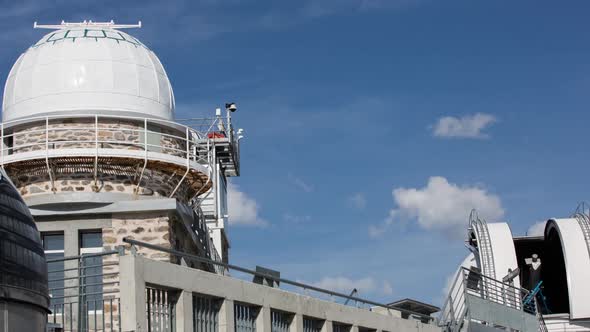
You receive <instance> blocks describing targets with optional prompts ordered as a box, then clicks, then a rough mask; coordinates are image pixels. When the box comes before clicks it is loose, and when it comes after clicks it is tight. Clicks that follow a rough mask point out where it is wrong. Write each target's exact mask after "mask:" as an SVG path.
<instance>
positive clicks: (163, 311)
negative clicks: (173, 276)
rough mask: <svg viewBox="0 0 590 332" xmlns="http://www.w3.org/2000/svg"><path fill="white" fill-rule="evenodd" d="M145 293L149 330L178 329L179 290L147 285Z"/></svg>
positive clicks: (163, 331)
mask: <svg viewBox="0 0 590 332" xmlns="http://www.w3.org/2000/svg"><path fill="white" fill-rule="evenodd" d="M145 293H146V311H147V327H148V332H174V331H176V322H175V319H176V318H175V311H176V301H177V299H178V294H177V292H175V291H171V290H168V289H162V288H157V287H146V288H145Z"/></svg>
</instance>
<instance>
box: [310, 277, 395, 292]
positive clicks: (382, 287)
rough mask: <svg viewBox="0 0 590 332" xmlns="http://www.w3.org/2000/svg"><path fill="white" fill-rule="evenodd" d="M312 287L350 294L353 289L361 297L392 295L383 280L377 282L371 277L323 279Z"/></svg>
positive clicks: (390, 289)
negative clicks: (378, 294) (376, 294)
mask: <svg viewBox="0 0 590 332" xmlns="http://www.w3.org/2000/svg"><path fill="white" fill-rule="evenodd" d="M311 284H312V285H314V286H316V287H320V288H324V289H328V290H332V291H335V292H340V293H345V294H348V293H350V292H351V291H352V290H353V289H355V288H356V289H357V291H358V295H359V296H360V297H363V294H365V295H366V294H371V293H381V294H384V295H392V294H393V287H391V284H390V283H389V282H388V281H386V280H384V281H381V282H380V281H378V280H375V279H374V278H372V277H365V278H360V279H351V278H347V277H342V276H340V277H324V278H322V279H321V280H320V281H317V282H314V283H311Z"/></svg>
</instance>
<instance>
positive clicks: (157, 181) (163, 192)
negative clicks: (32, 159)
mask: <svg viewBox="0 0 590 332" xmlns="http://www.w3.org/2000/svg"><path fill="white" fill-rule="evenodd" d="M9 173H10V172H9ZM181 176H182V174H180V175H179V174H169V173H165V172H163V171H158V170H154V169H146V170H145V173H144V176H143V178H142V181H141V184H140V185H139V188H138V192H137V194H138V195H141V196H153V197H169V196H170V194H171V193H172V191H173V190H174V188H175V187H176V185H177V184H178V181H180V178H181ZM11 178H12V179H15V180H14V182H15V185H16V187H17V188H18V189H19V191H20V194H21V195H22V196H23V198H27V197H31V196H34V195H41V194H47V193H67V192H87V193H90V192H107V193H108V192H115V193H124V194H130V195H133V194H134V191H135V188H136V187H137V181H138V179H137V178H136V176H135V175H125V174H122V175H114V174H99V176H98V183H97V186H95V185H94V178H93V174H92V173H91V172H83V173H82V172H79V173H74V174H65V175H60V176H59V177H57V178H56V179H55V180H54V181H53V190H52V182H51V181H50V180H49V176H47V175H26V174H21V175H18V176H16V177H15V176H11ZM188 187H189V184H188V183H187V182H186V181H185V182H184V183H183V184H181V186H180V188H179V190H178V191H177V195H175V196H176V197H177V198H179V199H180V200H181V201H186V198H187V197H188V192H189V188H188Z"/></svg>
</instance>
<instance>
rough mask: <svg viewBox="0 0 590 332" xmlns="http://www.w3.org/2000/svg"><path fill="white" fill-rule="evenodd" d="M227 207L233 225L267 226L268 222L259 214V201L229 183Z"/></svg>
mask: <svg viewBox="0 0 590 332" xmlns="http://www.w3.org/2000/svg"><path fill="white" fill-rule="evenodd" d="M227 209H228V213H229V222H230V223H231V224H232V225H245V226H259V227H263V226H267V225H268V222H267V221H266V220H264V219H262V218H260V216H259V215H258V211H259V206H258V203H257V202H256V201H255V200H254V199H253V198H251V197H249V196H248V195H247V194H246V193H244V192H243V191H241V190H240V188H239V187H238V186H237V185H235V184H231V183H229V185H228V187H227Z"/></svg>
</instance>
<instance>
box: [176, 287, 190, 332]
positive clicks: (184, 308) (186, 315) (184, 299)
mask: <svg viewBox="0 0 590 332" xmlns="http://www.w3.org/2000/svg"><path fill="white" fill-rule="evenodd" d="M192 325H193V293H192V292H187V291H181V292H180V295H179V296H178V301H177V302H176V331H192V329H193V326H192Z"/></svg>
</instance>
